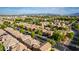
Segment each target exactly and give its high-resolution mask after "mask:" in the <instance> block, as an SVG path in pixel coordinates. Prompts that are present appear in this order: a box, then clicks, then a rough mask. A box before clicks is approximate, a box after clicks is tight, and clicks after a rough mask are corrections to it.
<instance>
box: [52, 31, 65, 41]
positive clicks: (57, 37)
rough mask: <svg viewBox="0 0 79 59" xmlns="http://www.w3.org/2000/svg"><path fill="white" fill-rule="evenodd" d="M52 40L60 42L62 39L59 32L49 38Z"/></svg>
mask: <svg viewBox="0 0 79 59" xmlns="http://www.w3.org/2000/svg"><path fill="white" fill-rule="evenodd" d="M51 38H52V39H54V40H55V41H61V40H62V39H63V38H64V37H63V35H62V34H61V32H59V31H56V32H54V33H53V35H52V36H51Z"/></svg>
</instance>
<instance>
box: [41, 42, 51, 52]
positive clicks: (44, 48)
mask: <svg viewBox="0 0 79 59" xmlns="http://www.w3.org/2000/svg"><path fill="white" fill-rule="evenodd" d="M51 48H52V45H51V44H50V43H49V42H47V43H45V44H44V45H43V46H41V47H40V50H41V51H50V50H51Z"/></svg>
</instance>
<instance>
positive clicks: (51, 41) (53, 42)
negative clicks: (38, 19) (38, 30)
mask: <svg viewBox="0 0 79 59" xmlns="http://www.w3.org/2000/svg"><path fill="white" fill-rule="evenodd" d="M47 42H49V43H50V44H52V45H53V46H54V45H55V44H56V42H55V41H54V40H52V39H47Z"/></svg>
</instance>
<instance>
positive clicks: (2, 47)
mask: <svg viewBox="0 0 79 59" xmlns="http://www.w3.org/2000/svg"><path fill="white" fill-rule="evenodd" d="M4 50H5V47H4V45H3V44H1V43H0V51H4Z"/></svg>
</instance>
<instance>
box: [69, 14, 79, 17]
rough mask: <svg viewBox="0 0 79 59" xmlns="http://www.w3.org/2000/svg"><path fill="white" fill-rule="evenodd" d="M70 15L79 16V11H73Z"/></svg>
mask: <svg viewBox="0 0 79 59" xmlns="http://www.w3.org/2000/svg"><path fill="white" fill-rule="evenodd" d="M69 16H79V13H73V14H70V15H69Z"/></svg>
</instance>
